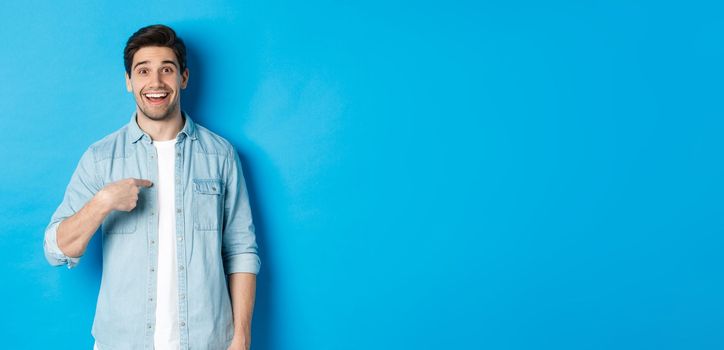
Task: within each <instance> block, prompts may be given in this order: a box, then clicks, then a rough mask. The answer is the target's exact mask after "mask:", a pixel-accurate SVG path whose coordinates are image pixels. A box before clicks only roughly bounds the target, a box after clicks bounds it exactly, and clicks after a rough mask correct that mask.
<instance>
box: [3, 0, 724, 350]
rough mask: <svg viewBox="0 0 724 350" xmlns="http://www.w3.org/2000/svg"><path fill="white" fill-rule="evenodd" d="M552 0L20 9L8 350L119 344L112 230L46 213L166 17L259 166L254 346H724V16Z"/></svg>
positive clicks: (7, 260) (111, 122) (6, 243)
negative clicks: (63, 232)
mask: <svg viewBox="0 0 724 350" xmlns="http://www.w3.org/2000/svg"><path fill="white" fill-rule="evenodd" d="M61 3H62V4H61ZM544 3H545V4H540V3H539V2H534V1H498V2H453V3H450V2H442V1H440V2H437V3H435V2H424V1H422V2H420V1H407V2H396V1H359V2H357V3H356V4H354V3H351V4H343V3H341V2H337V1H319V0H311V1H303V2H280V1H273V0H271V1H258V2H249V1H243V2H234V1H204V2H199V1H172V2H159V3H153V4H148V3H146V2H145V1H122V2H121V1H118V2H108V3H105V4H103V5H101V4H99V3H96V2H93V1H67V2H51V1H48V2H37V1H10V2H4V3H3V8H2V10H0V23H1V25H0V43H2V49H0V50H1V52H2V54H0V81H1V82H2V83H0V96H1V97H0V115H1V117H0V118H1V121H2V124H1V125H2V129H1V130H0V149H1V150H2V151H1V152H0V164H2V165H1V166H0V183H2V186H0V204H1V205H2V208H1V210H0V227H2V229H0V252H2V258H1V259H0V261H1V262H0V271H1V273H2V284H3V286H2V287H1V288H0V305H1V307H2V309H1V310H0V334H1V335H2V336H1V337H0V339H2V343H3V348H7V349H43V348H53V349H90V348H91V346H92V341H93V340H92V337H91V336H90V327H91V323H92V319H93V314H94V311H95V302H96V295H97V291H98V287H99V281H100V270H99V264H100V258H101V257H100V252H99V250H98V248H99V242H98V240H96V239H94V240H93V243H92V244H91V246H90V248H89V251H88V252H87V253H86V256H85V257H84V260H82V261H81V264H80V265H79V266H78V268H77V269H74V270H70V271H69V270H67V269H65V268H52V267H50V266H49V265H48V264H47V263H46V262H45V260H44V257H43V249H42V239H43V230H44V228H45V226H46V225H47V224H48V221H49V219H50V216H51V214H52V213H53V211H54V210H55V208H56V207H57V206H58V204H59V203H60V201H61V199H62V195H63V192H64V190H65V186H66V185H67V183H68V180H69V178H70V175H71V173H72V171H73V169H74V168H75V166H76V164H77V161H78V159H79V158H80V155H81V154H82V152H83V151H84V150H85V149H86V147H87V146H88V145H90V144H91V143H92V142H93V141H95V140H98V139H100V138H101V137H103V136H104V135H106V134H108V133H110V132H112V131H114V130H116V129H118V128H120V127H121V126H122V125H123V124H124V123H126V122H127V121H128V118H129V116H130V113H131V112H133V110H134V108H135V104H134V102H133V99H132V96H131V95H130V94H128V93H127V92H126V91H125V85H124V81H123V75H124V70H123V64H122V49H123V46H124V44H125V41H126V39H127V38H128V36H129V35H130V34H131V33H133V32H134V31H135V30H136V29H138V28H140V27H141V26H144V25H148V24H153V23H165V24H168V25H171V26H172V27H174V28H175V29H176V30H177V31H178V33H179V34H180V35H181V36H182V37H183V38H184V39H185V40H186V42H187V45H188V47H189V50H190V56H189V65H190V70H191V76H190V87H189V89H188V90H187V91H186V93H185V95H184V96H183V99H182V104H183V106H184V109H186V110H187V111H188V112H189V113H190V114H191V116H192V117H193V118H194V119H195V120H197V121H198V122H199V123H201V124H202V125H205V126H207V127H208V128H210V129H211V130H214V131H215V132H217V133H219V134H220V135H222V136H224V137H226V138H227V139H229V140H230V141H231V142H232V143H233V144H234V145H235V146H236V147H237V148H238V150H239V151H240V154H241V157H242V161H243V163H244V167H245V168H244V169H245V174H246V176H247V182H248V186H249V188H250V192H251V197H252V198H251V200H252V206H253V213H254V216H255V220H256V223H257V229H258V240H259V244H260V257H261V259H262V271H261V273H260V275H259V277H258V282H259V285H258V290H257V305H256V310H255V317H254V323H253V348H254V349H258V350H263V349H271V350H276V349H279V350H281V349H315V350H320V349H722V348H724V333H723V332H722V329H724V298H722V295H724V279H723V278H722V277H723V276H722V267H723V266H724V261H723V260H724V259H723V254H722V248H724V238H722V232H723V231H724V216H723V215H722V209H724V205H723V203H722V198H724V197H723V195H724V186H722V181H721V180H722V178H723V175H724V174H723V173H724V166H723V165H722V157H721V153H722V152H721V151H722V146H724V144H723V143H724V138H722V132H723V131H724V122H723V121H722V93H723V92H724V91H723V90H724V89H723V84H722V82H723V81H724V79H723V78H724V76H723V73H724V72H723V69H722V67H723V65H722V62H723V59H724V45H722V38H723V37H724V21H723V18H722V14H723V13H724V12H723V10H724V8H723V7H722V6H721V5H717V2H713V1H712V2H711V3H705V2H696V1H694V2H687V4H686V5H685V6H684V5H680V4H676V3H675V2H666V1H664V2H662V1H650V2H642V1H548V2H544Z"/></svg>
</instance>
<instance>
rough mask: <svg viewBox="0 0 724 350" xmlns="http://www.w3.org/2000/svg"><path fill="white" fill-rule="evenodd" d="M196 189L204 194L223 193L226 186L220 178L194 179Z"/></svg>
mask: <svg viewBox="0 0 724 350" xmlns="http://www.w3.org/2000/svg"><path fill="white" fill-rule="evenodd" d="M194 191H196V192H198V193H203V194H218V195H221V194H223V193H224V186H222V184H221V180H220V179H194Z"/></svg>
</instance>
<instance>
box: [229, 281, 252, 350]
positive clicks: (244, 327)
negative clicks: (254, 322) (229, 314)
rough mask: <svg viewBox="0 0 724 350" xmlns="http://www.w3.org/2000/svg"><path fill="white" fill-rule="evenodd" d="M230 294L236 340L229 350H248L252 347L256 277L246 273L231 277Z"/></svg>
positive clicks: (232, 342)
mask: <svg viewBox="0 0 724 350" xmlns="http://www.w3.org/2000/svg"><path fill="white" fill-rule="evenodd" d="M229 294H230V295H231V309H232V311H233V314H234V339H232V341H231V346H230V347H229V350H237V349H238V350H248V349H249V347H250V346H251V318H252V314H253V313H254V297H255V294H256V275H255V274H253V273H244V272H240V273H233V274H231V275H229Z"/></svg>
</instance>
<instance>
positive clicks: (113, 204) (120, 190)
mask: <svg viewBox="0 0 724 350" xmlns="http://www.w3.org/2000/svg"><path fill="white" fill-rule="evenodd" d="M151 186H153V183H152V182H151V181H150V180H146V179H134V178H128V179H123V180H118V181H116V182H113V183H110V184H108V185H106V186H105V187H103V188H102V189H101V190H100V191H99V192H98V194H97V197H98V201H99V202H100V203H102V205H103V207H104V208H105V209H106V210H107V211H108V212H111V211H113V210H121V211H131V210H133V208H135V207H136V204H137V203H138V193H139V192H140V191H141V187H151Z"/></svg>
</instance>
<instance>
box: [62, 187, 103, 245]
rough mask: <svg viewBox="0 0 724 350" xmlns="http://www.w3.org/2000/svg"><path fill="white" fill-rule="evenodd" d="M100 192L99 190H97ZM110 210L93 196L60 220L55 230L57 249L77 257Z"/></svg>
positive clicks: (97, 197) (96, 196)
mask: <svg viewBox="0 0 724 350" xmlns="http://www.w3.org/2000/svg"><path fill="white" fill-rule="evenodd" d="M98 193H99V194H100V192H98ZM109 213H110V210H108V209H107V207H106V206H105V205H104V204H103V202H102V201H101V200H100V199H99V196H98V195H95V196H93V198H91V200H89V201H88V202H87V203H86V204H85V205H84V206H83V208H81V209H80V210H79V211H78V212H77V213H75V214H73V215H72V216H70V217H69V218H66V219H65V220H63V221H61V222H60V224H59V225H58V230H57V232H56V241H57V244H58V249H60V251H61V252H62V253H63V254H64V255H65V256H67V257H70V258H78V257H80V256H81V255H83V253H84V252H85V249H86V247H87V246H88V242H90V240H91V238H92V237H93V235H94V234H95V233H96V231H97V230H98V227H100V226H101V224H102V223H103V220H104V219H105V218H106V216H108V214H109Z"/></svg>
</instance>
